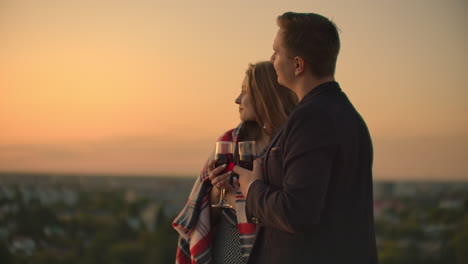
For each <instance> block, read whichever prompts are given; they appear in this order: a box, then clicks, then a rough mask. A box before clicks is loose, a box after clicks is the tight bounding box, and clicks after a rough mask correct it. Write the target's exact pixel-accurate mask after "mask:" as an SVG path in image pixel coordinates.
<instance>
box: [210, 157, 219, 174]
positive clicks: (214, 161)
mask: <svg viewBox="0 0 468 264" xmlns="http://www.w3.org/2000/svg"><path fill="white" fill-rule="evenodd" d="M217 161H218V160H212V161H210V162H209V163H208V171H209V172H211V171H212V170H214V168H215V165H216V162H217Z"/></svg>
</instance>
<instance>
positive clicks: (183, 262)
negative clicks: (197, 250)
mask: <svg viewBox="0 0 468 264" xmlns="http://www.w3.org/2000/svg"><path fill="white" fill-rule="evenodd" d="M176 259H177V264H190V257H189V256H187V255H184V253H182V250H180V248H177V253H176Z"/></svg>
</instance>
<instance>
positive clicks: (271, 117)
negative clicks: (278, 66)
mask: <svg viewBox="0 0 468 264" xmlns="http://www.w3.org/2000/svg"><path fill="white" fill-rule="evenodd" d="M246 75H247V87H246V88H247V94H248V96H249V97H250V98H251V101H252V105H253V109H254V111H255V114H256V116H257V120H256V121H257V123H258V124H259V125H260V128H261V127H268V128H269V129H270V130H271V133H269V134H271V135H274V134H275V133H276V131H277V130H278V129H279V128H280V127H281V125H282V124H283V123H284V122H285V121H286V119H287V118H288V115H289V113H291V111H292V110H293V109H294V107H295V106H296V104H297V102H298V99H297V96H296V94H295V93H294V92H292V91H291V90H290V89H288V88H286V87H284V86H282V85H281V84H279V83H278V75H277V74H276V71H275V68H274V67H273V63H272V62H271V61H261V62H257V63H255V64H249V67H248V69H247V71H246ZM259 132H260V131H257V133H256V134H257V136H258V133H259Z"/></svg>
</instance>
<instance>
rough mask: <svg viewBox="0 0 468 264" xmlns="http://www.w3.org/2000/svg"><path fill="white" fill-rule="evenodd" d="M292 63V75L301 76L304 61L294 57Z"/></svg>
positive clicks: (303, 69)
mask: <svg viewBox="0 0 468 264" xmlns="http://www.w3.org/2000/svg"><path fill="white" fill-rule="evenodd" d="M293 63H294V74H295V75H296V76H298V75H301V74H302V73H303V72H304V71H305V61H304V59H303V58H301V57H299V56H296V57H294V59H293Z"/></svg>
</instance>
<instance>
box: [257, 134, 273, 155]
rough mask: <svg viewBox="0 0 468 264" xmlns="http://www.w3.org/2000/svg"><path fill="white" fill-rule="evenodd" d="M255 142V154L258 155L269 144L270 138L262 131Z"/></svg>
mask: <svg viewBox="0 0 468 264" xmlns="http://www.w3.org/2000/svg"><path fill="white" fill-rule="evenodd" d="M256 141H257V152H258V153H259V152H261V151H262V150H263V149H265V148H266V147H267V146H268V143H270V136H269V135H267V134H266V133H265V132H264V131H262V133H260V135H259V137H258V139H257V140H256Z"/></svg>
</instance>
